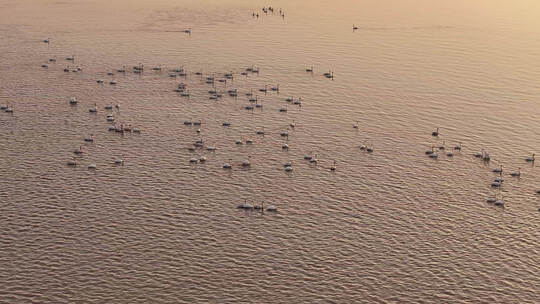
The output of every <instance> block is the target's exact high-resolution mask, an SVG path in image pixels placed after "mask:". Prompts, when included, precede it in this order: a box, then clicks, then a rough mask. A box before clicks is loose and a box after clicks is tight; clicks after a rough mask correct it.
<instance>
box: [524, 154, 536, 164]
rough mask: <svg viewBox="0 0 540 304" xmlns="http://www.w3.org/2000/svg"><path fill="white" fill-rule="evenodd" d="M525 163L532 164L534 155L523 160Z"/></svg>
mask: <svg viewBox="0 0 540 304" xmlns="http://www.w3.org/2000/svg"><path fill="white" fill-rule="evenodd" d="M525 161H527V162H533V161H534V154H533V155H532V156H531V157H527V158H525Z"/></svg>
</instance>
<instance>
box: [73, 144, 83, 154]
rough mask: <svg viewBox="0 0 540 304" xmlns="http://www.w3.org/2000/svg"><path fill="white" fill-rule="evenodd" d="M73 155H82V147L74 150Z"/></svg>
mask: <svg viewBox="0 0 540 304" xmlns="http://www.w3.org/2000/svg"><path fill="white" fill-rule="evenodd" d="M73 153H75V154H77V155H81V154H83V153H84V151H83V149H82V146H79V149H76V150H74V151H73Z"/></svg>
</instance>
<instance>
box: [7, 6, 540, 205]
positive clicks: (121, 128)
mask: <svg viewBox="0 0 540 304" xmlns="http://www.w3.org/2000/svg"><path fill="white" fill-rule="evenodd" d="M262 12H263V13H264V14H268V13H272V14H273V13H274V8H272V7H270V6H269V7H264V8H262ZM279 14H280V16H282V17H284V15H285V13H284V12H283V11H282V10H281V9H280V10H279ZM253 16H254V17H258V13H257V14H256V13H255V12H254V13H253ZM356 29H358V27H357V26H355V25H354V24H353V30H356ZM184 32H185V33H188V34H191V29H186V30H184ZM43 42H44V43H47V44H48V45H49V44H50V43H51V38H48V39H45V40H43ZM65 60H66V61H68V62H70V63H71V65H68V66H67V67H66V68H64V69H63V71H64V72H73V73H76V72H81V71H82V67H80V66H75V56H74V55H72V56H69V57H66V58H65ZM53 63H56V58H49V59H48V64H42V67H43V68H48V67H49V64H53ZM151 70H152V71H154V72H161V71H163V70H166V69H165V68H164V67H162V66H154V67H152V68H151ZM144 71H145V67H144V65H143V64H142V63H139V64H138V65H135V66H133V67H132V68H131V69H128V68H126V67H125V66H124V67H122V68H119V69H116V70H115V71H111V72H107V75H108V76H111V77H112V78H111V79H110V80H109V81H105V80H103V79H97V80H96V82H97V83H98V84H99V85H103V84H105V83H107V82H108V84H109V85H111V86H114V85H116V84H118V82H117V80H116V79H115V78H114V76H115V74H116V73H120V74H124V75H125V74H127V73H129V72H131V73H134V74H140V75H142V74H143V73H144ZM167 71H168V77H171V78H177V77H184V78H185V79H187V76H188V74H189V73H188V72H187V70H186V69H185V68H184V67H182V66H180V67H178V68H172V69H169V70H167ZM305 72H307V73H311V74H313V73H314V68H313V66H311V67H308V68H306V69H305ZM259 73H260V69H259V67H256V66H253V65H252V66H248V67H245V68H243V69H242V70H241V72H240V73H239V74H240V75H242V76H245V77H248V76H249V75H254V74H255V75H258V74H259ZM193 74H195V75H197V76H199V77H200V80H201V82H202V81H204V82H205V83H206V84H208V85H211V88H210V89H209V90H208V94H209V96H208V98H209V99H210V100H219V99H221V98H223V97H224V95H228V96H229V97H234V98H235V99H236V98H237V97H238V96H239V91H238V89H236V88H229V89H227V82H228V81H229V82H232V81H233V79H234V77H235V75H234V73H233V72H232V71H229V72H225V73H217V74H216V73H212V74H209V75H204V74H203V72H202V71H197V72H194V73H193ZM322 76H323V77H325V78H328V79H331V80H334V72H333V71H331V70H330V71H328V72H325V73H323V74H322ZM216 83H222V84H223V85H224V86H223V88H222V90H218V89H217V88H216ZM187 87H188V84H186V83H180V84H178V86H177V87H176V88H175V89H174V90H173V91H174V92H176V93H178V94H179V95H180V96H183V97H187V98H189V97H190V92H189V90H188V89H187ZM256 91H259V92H260V93H261V94H262V93H264V94H265V95H266V94H269V93H270V92H275V93H277V94H279V93H280V88H279V83H278V84H276V85H265V86H264V87H261V88H258V89H256ZM244 94H245V96H246V97H247V100H248V104H247V105H245V106H243V107H242V108H243V109H245V110H250V111H254V110H255V109H262V108H263V104H262V102H259V98H258V95H257V94H254V90H253V89H250V90H249V91H248V92H245V93H244ZM285 102H286V104H285V105H284V106H282V107H280V108H279V112H281V113H286V112H287V111H288V106H287V104H288V103H290V104H292V105H296V106H298V107H301V106H302V102H303V100H302V98H294V97H292V96H291V97H287V98H285ZM69 105H70V106H76V105H78V100H77V99H76V98H75V97H72V98H71V99H69ZM0 110H2V111H4V112H6V113H11V114H13V109H12V107H11V106H10V105H9V104H7V105H0ZM104 110H105V112H106V113H107V114H106V121H107V122H109V123H110V124H111V125H110V126H109V127H108V131H110V132H115V133H119V134H122V135H124V134H126V133H135V134H140V133H141V129H140V128H138V127H132V126H131V124H124V123H122V122H120V123H118V122H117V119H116V118H115V114H118V115H119V113H120V106H119V105H118V104H116V105H114V106H113V105H111V104H108V105H105V107H104ZM88 111H89V113H90V114H97V113H98V107H97V104H94V105H93V106H92V107H90V108H89V110H88ZM114 111H116V113H114ZM184 125H186V126H196V127H197V129H196V132H197V134H200V133H201V132H202V131H201V125H202V121H201V120H195V121H194V120H192V119H189V120H185V121H184ZM221 125H222V126H223V127H229V126H231V122H229V121H224V122H222V123H221ZM295 127H296V121H292V122H290V123H289V124H288V127H287V129H286V130H282V131H281V132H279V135H280V136H281V137H283V138H285V139H286V141H285V142H284V143H283V144H282V145H281V149H283V150H288V149H289V148H290V146H289V132H290V131H291V130H294V129H295ZM358 127H359V125H358V122H356V123H354V124H353V128H354V129H358ZM272 132H274V131H272ZM276 133H277V132H276ZM267 134H268V131H265V129H264V127H262V128H261V129H259V130H257V131H256V132H255V135H261V136H264V135H267ZM431 135H432V136H434V137H437V138H438V137H439V135H440V133H439V128H437V129H436V130H435V131H433V132H432V134H431ZM84 142H85V143H93V142H94V136H93V134H91V135H90V136H89V137H86V138H84ZM253 143H254V141H253V139H251V138H250V137H247V138H244V137H243V136H241V137H240V139H238V140H236V141H235V143H234V144H235V145H243V144H247V145H251V144H253ZM437 148H438V149H436V147H435V146H431V149H430V150H427V151H426V152H425V154H426V155H427V156H428V157H429V158H433V159H437V158H439V157H440V155H441V154H442V155H446V156H447V157H453V156H454V153H456V152H460V151H461V149H462V148H461V144H458V145H455V146H453V147H452V149H451V150H447V147H446V146H445V142H444V141H443V143H442V145H440V146H439V147H437ZM202 149H204V150H206V151H209V152H214V151H216V150H217V148H216V147H215V146H211V145H207V144H206V142H205V141H204V140H203V137H202V136H201V137H200V138H199V139H198V140H196V141H195V142H194V143H193V146H190V147H189V148H188V150H189V151H190V152H193V153H197V154H199V155H198V156H197V157H195V156H193V157H191V158H190V159H189V162H190V163H191V164H197V163H204V162H206V161H207V158H206V156H204V155H201V153H200V151H201V150H202ZM359 149H360V150H361V151H365V152H366V153H373V152H374V147H373V143H371V144H370V145H367V144H363V145H361V146H360V147H359ZM437 150H438V151H437ZM73 153H74V154H75V157H73V159H72V160H69V161H68V162H67V165H68V166H77V165H78V161H77V158H76V157H79V158H80V157H82V156H83V155H84V153H85V151H84V150H83V145H81V146H79V148H78V149H75V150H74V151H73ZM474 156H475V157H476V158H480V159H482V160H483V161H490V159H491V157H490V155H489V153H488V152H487V151H484V150H482V151H481V152H479V153H475V154H474ZM303 159H304V161H308V162H309V163H311V164H318V163H319V159H318V158H317V154H313V152H310V153H308V154H305V155H304V157H303ZM526 161H527V162H534V154H533V155H532V157H529V158H526ZM113 163H114V164H115V165H123V164H124V159H123V157H122V158H116V159H114V161H113ZM236 166H239V167H241V168H249V167H251V159H250V156H248V157H247V159H244V160H243V161H241V162H240V163H237V164H234V163H233V161H232V159H229V161H228V162H226V163H224V164H223V165H222V168H223V169H226V170H231V169H233V167H236ZM96 168H97V166H96V164H94V163H91V164H89V165H88V169H91V170H94V169H96ZM283 170H284V171H285V172H292V171H293V165H292V161H287V162H285V163H284V164H283ZM329 170H330V171H336V170H337V162H336V161H333V163H332V165H331V166H330V167H329ZM492 171H493V172H494V173H498V174H499V175H500V176H498V177H497V178H495V180H494V181H493V182H492V183H491V187H494V188H498V189H500V187H501V186H502V184H503V182H504V179H503V178H502V173H503V170H502V166H500V167H499V168H495V169H493V170H492ZM510 175H511V176H513V177H519V176H520V175H521V172H520V171H519V170H518V171H516V172H511V173H510ZM537 193H538V194H540V190H538V191H537ZM487 201H488V202H489V203H494V204H495V205H497V206H504V201H503V198H502V196H501V197H500V198H499V197H498V196H495V197H489V198H488V199H487ZM238 208H240V209H244V210H264V207H263V205H262V203H261V205H255V204H248V203H247V200H246V202H244V203H243V204H240V205H239V206H238ZM266 209H267V210H268V211H277V208H276V207H275V206H269V207H268V208H266ZM539 210H540V209H539Z"/></svg>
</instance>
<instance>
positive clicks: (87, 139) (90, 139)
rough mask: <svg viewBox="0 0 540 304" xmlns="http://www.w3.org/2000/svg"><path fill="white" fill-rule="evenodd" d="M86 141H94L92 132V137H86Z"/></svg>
mask: <svg viewBox="0 0 540 304" xmlns="http://www.w3.org/2000/svg"><path fill="white" fill-rule="evenodd" d="M84 141H85V142H94V134H90V137H86V138H85V139H84Z"/></svg>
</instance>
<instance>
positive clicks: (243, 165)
mask: <svg viewBox="0 0 540 304" xmlns="http://www.w3.org/2000/svg"><path fill="white" fill-rule="evenodd" d="M249 159H250V156H248V159H245V160H243V161H242V167H250V166H251V163H250V162H249Z"/></svg>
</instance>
